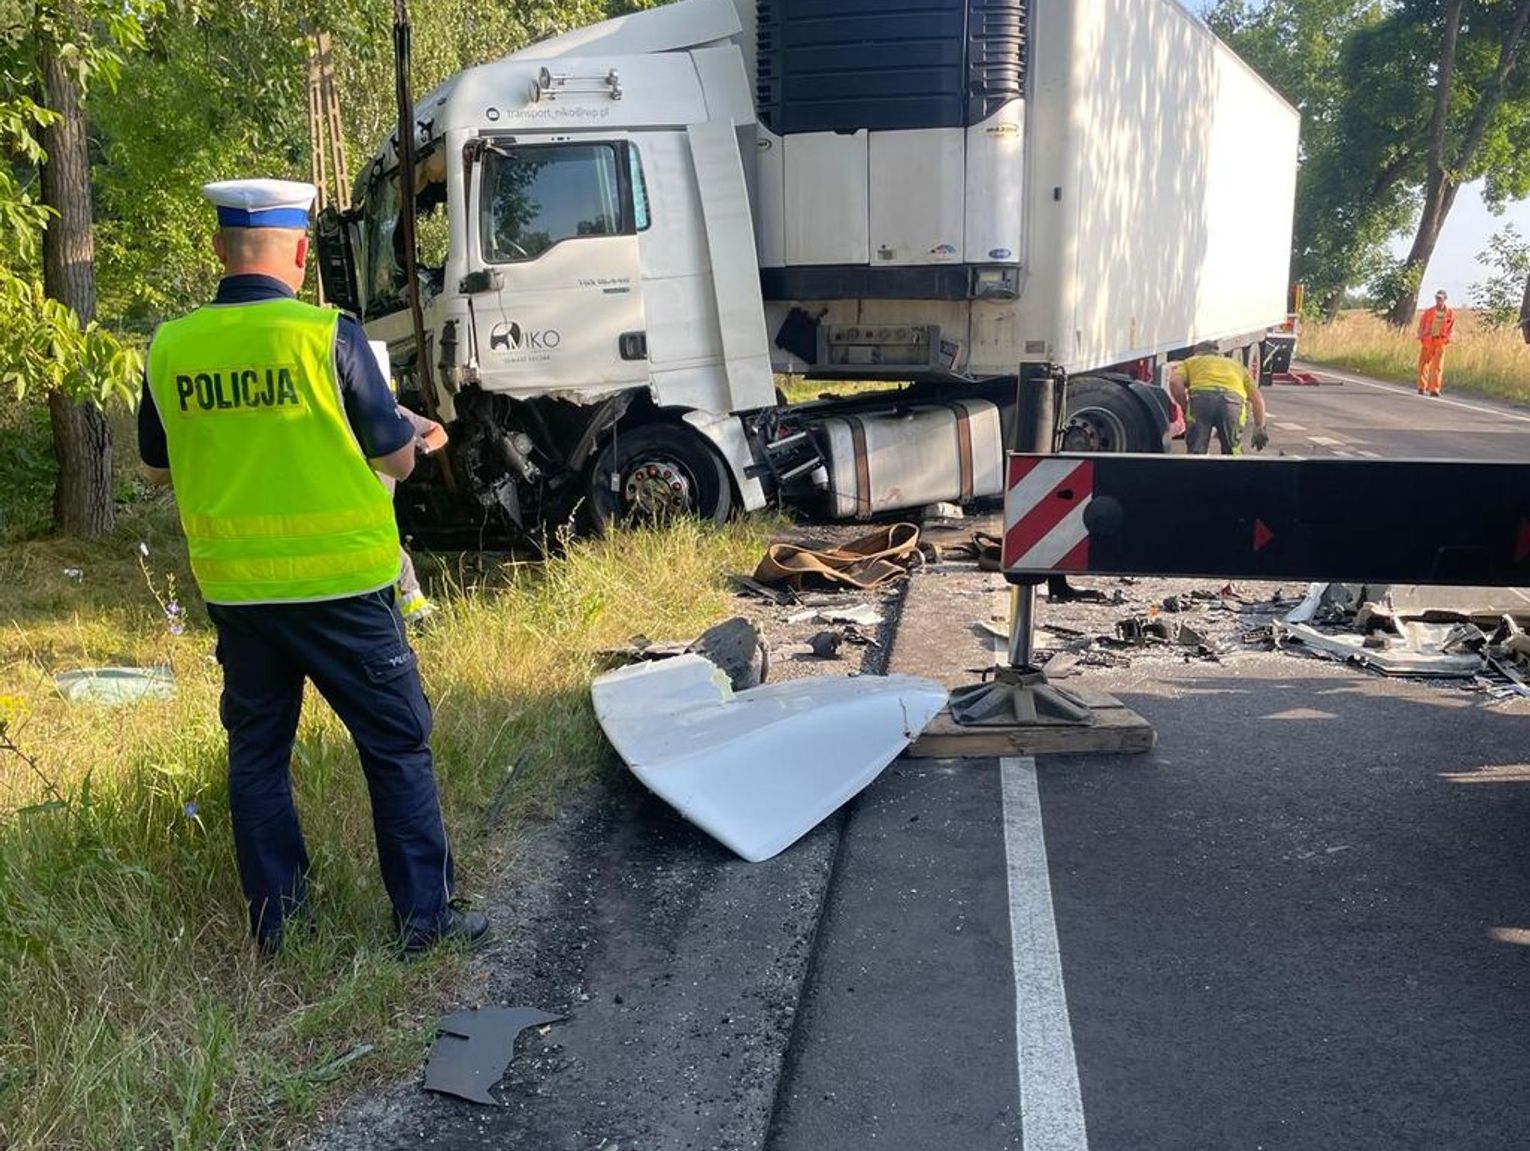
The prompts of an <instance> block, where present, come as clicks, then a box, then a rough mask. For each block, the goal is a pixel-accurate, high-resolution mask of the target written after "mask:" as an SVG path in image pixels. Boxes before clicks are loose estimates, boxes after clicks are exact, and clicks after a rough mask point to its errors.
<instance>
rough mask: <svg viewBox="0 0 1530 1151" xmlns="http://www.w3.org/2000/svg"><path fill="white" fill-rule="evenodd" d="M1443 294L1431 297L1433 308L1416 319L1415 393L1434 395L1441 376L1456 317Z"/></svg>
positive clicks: (1421, 313)
mask: <svg viewBox="0 0 1530 1151" xmlns="http://www.w3.org/2000/svg"><path fill="white" fill-rule="evenodd" d="M1446 299H1447V297H1446V295H1445V293H1444V292H1436V293H1435V294H1434V307H1432V308H1426V309H1425V310H1424V311H1422V312H1420V313H1419V316H1418V394H1419V395H1421V396H1437V395H1439V394H1440V382H1441V380H1442V378H1443V377H1444V374H1445V345H1446V344H1448V343H1450V336H1451V333H1452V332H1453V331H1455V327H1456V314H1455V312H1453V311H1452V310H1451V309H1450V307H1449V306H1448V305H1447V304H1446V302H1445V301H1446Z"/></svg>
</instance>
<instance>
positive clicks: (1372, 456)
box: [1355, 448, 1381, 460]
mask: <svg viewBox="0 0 1530 1151" xmlns="http://www.w3.org/2000/svg"><path fill="white" fill-rule="evenodd" d="M1355 454H1356V455H1358V456H1364V457H1365V458H1366V459H1368V460H1379V459H1380V458H1381V453H1380V452H1368V451H1366V450H1365V449H1364V448H1356V449H1355Z"/></svg>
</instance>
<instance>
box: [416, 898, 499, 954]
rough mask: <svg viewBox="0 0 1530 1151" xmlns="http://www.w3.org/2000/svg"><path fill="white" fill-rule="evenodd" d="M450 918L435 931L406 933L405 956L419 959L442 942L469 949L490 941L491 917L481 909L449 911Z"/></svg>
mask: <svg viewBox="0 0 1530 1151" xmlns="http://www.w3.org/2000/svg"><path fill="white" fill-rule="evenodd" d="M447 914H448V916H449V918H448V919H447V921H446V923H445V925H444V926H442V927H438V928H436V930H434V931H408V932H405V933H404V946H403V952H404V958H405V959H419V958H420V957H421V956H423V955H424V954H425V953H426V952H427V951H429V950H430V949H431V948H433V947H436V946H437V945H439V944H442V943H451V944H457V945H459V946H462V947H466V948H468V949H469V950H471V949H473V948H475V947H478V946H480V945H482V944H484V943H487V942H488V939H489V917H488V916H487V915H485V914H484V913H483V912H481V911H457V910H455V909H453V910H452V911H450V912H448V913H447Z"/></svg>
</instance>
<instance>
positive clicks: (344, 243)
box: [314, 205, 361, 316]
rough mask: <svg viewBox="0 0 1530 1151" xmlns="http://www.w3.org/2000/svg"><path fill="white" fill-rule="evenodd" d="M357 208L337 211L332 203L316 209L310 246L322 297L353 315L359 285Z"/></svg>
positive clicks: (356, 310) (358, 303)
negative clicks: (321, 208) (314, 257)
mask: <svg viewBox="0 0 1530 1151" xmlns="http://www.w3.org/2000/svg"><path fill="white" fill-rule="evenodd" d="M359 219H360V213H359V212H345V213H342V212H340V211H338V210H337V209H336V208H335V207H334V206H333V205H331V206H329V207H327V208H325V209H324V210H323V211H322V212H320V213H319V218H318V219H317V220H316V221H315V226H314V248H315V251H316V254H317V256H318V259H317V260H316V263H317V264H318V270H319V283H320V285H321V286H322V287H323V289H324V299H325V300H326V301H328V302H329V303H331V304H334V305H335V307H337V308H340V309H341V310H342V311H346V312H350V313H351V314H352V315H353V316H359V315H361V288H360V281H359V279H358V278H357V275H356V222H357V220H359Z"/></svg>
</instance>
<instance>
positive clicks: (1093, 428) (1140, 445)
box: [1062, 376, 1163, 452]
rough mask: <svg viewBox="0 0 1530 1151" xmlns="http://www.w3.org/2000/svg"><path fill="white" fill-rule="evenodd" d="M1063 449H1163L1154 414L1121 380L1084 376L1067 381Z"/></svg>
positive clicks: (1087, 450)
mask: <svg viewBox="0 0 1530 1151" xmlns="http://www.w3.org/2000/svg"><path fill="white" fill-rule="evenodd" d="M1062 450H1063V451H1065V452H1157V451H1162V450H1163V448H1162V445H1161V444H1160V443H1159V439H1158V432H1157V429H1156V428H1155V427H1154V425H1153V418H1152V416H1150V415H1149V414H1148V413H1147V412H1145V411H1143V409H1142V404H1141V403H1140V402H1139V401H1138V399H1137V397H1136V396H1134V395H1132V394H1131V392H1130V391H1128V390H1127V389H1126V387H1124V386H1123V385H1121V384H1117V383H1114V382H1112V381H1110V380H1099V379H1093V378H1091V377H1089V376H1083V377H1080V378H1079V379H1076V380H1070V381H1068V407H1067V418H1066V419H1065V420H1064V421H1063V434H1062Z"/></svg>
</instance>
